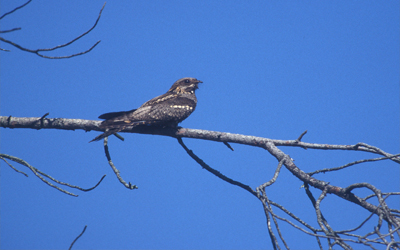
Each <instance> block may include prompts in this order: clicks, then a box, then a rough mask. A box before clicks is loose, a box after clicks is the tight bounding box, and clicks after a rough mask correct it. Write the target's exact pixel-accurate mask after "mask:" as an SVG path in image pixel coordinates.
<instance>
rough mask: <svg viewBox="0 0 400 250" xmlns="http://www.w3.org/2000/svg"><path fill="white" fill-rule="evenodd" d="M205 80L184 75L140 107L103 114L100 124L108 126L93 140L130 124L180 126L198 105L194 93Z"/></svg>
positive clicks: (101, 126) (102, 126) (104, 126)
mask: <svg viewBox="0 0 400 250" xmlns="http://www.w3.org/2000/svg"><path fill="white" fill-rule="evenodd" d="M201 82H202V81H199V80H197V79H196V78H190V77H186V78H182V79H179V80H178V81H176V82H175V83H174V84H173V85H172V87H171V88H170V89H169V90H168V92H167V93H165V94H163V95H160V96H157V97H155V98H153V99H151V100H149V101H147V102H145V103H144V104H143V105H142V106H140V107H139V108H138V109H132V110H129V111H121V112H111V113H106V114H102V115H101V116H99V118H100V119H105V121H103V122H102V123H101V124H100V126H99V127H100V128H105V129H106V131H105V132H104V133H103V134H101V135H99V136H97V137H96V138H94V139H93V140H91V141H90V142H92V141H99V140H101V139H103V138H104V137H107V136H109V135H112V134H115V133H117V132H119V131H121V130H123V129H124V128H126V127H129V126H133V127H136V126H139V125H158V126H164V127H176V126H177V125H178V123H180V122H181V121H183V120H185V119H186V118H187V117H188V116H189V115H190V114H191V113H192V112H193V111H194V109H195V108H196V104H197V98H196V95H195V93H194V92H195V90H196V89H198V85H199V83H201Z"/></svg>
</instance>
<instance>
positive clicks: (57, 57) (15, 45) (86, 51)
mask: <svg viewBox="0 0 400 250" xmlns="http://www.w3.org/2000/svg"><path fill="white" fill-rule="evenodd" d="M29 2H30V1H28V2H27V3H25V4H24V5H21V6H20V7H17V8H16V9H14V10H12V11H10V12H8V13H6V14H4V15H3V16H2V17H1V18H3V17H4V16H5V15H8V14H11V13H12V12H14V11H16V10H17V9H19V8H22V7H24V6H25V5H27V4H28V3H29ZM105 6H106V3H104V5H103V7H102V8H101V10H100V13H99V16H98V17H97V19H96V22H95V23H94V25H93V26H92V27H91V28H90V29H89V30H88V31H86V32H85V33H83V34H82V35H80V36H78V37H76V38H74V39H72V40H71V41H69V42H67V43H64V44H61V45H58V46H55V47H53V48H46V49H36V50H32V49H27V48H25V47H22V46H21V45H19V44H16V43H14V42H12V41H9V40H7V39H5V38H3V37H0V41H2V42H5V43H8V44H11V45H12V46H14V47H16V48H18V49H20V50H22V51H26V52H30V53H33V54H36V55H38V56H40V57H43V58H48V59H65V58H71V57H75V56H79V55H83V54H86V53H88V52H90V51H91V50H92V49H94V48H95V47H96V46H97V45H98V44H99V43H100V41H97V42H96V43H95V44H94V45H93V46H92V47H90V48H89V49H88V50H85V51H83V52H79V53H76V54H72V55H68V56H46V55H43V54H41V52H45V51H53V50H56V49H59V48H64V47H66V46H68V45H70V44H72V43H74V42H75V41H77V40H79V39H80V38H82V37H83V36H85V35H87V34H88V33H89V32H90V31H92V30H93V29H94V28H95V27H96V25H97V23H98V22H99V20H100V17H101V13H102V12H103V9H104V7H105ZM1 18H0V19H1ZM19 29H20V28H14V29H10V30H6V31H3V32H0V33H6V32H11V31H14V30H19Z"/></svg>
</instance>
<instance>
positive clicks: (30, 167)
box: [0, 154, 105, 197]
mask: <svg viewBox="0 0 400 250" xmlns="http://www.w3.org/2000/svg"><path fill="white" fill-rule="evenodd" d="M0 158H1V159H3V160H4V158H7V159H10V160H12V161H14V162H17V163H19V164H21V165H23V166H26V167H27V168H29V169H30V170H31V171H32V172H33V173H34V174H35V175H36V177H38V178H39V179H40V180H42V181H43V182H44V183H46V184H47V185H49V186H50V187H53V188H55V189H57V190H59V191H61V192H63V193H65V194H68V195H71V196H75V197H77V196H78V195H76V194H73V193H70V192H68V191H66V190H64V189H62V188H60V187H58V186H56V185H54V184H52V183H50V182H49V181H48V180H46V179H44V178H43V177H42V176H44V177H46V178H48V179H50V180H51V181H53V182H55V183H57V184H60V185H64V186H67V187H70V188H75V189H79V190H81V191H84V192H87V191H90V190H93V189H94V188H96V187H97V186H98V185H99V184H100V183H101V181H102V180H103V179H104V177H105V175H104V176H103V177H102V178H101V179H100V181H99V182H98V183H97V184H96V185H95V186H94V187H91V188H89V189H84V188H81V187H79V186H75V185H71V184H69V183H65V182H62V181H59V180H57V179H55V178H53V177H51V176H50V175H48V174H46V173H43V172H42V171H40V170H39V169H37V168H35V167H33V166H31V165H29V164H28V163H27V162H26V161H24V160H22V159H20V158H17V157H14V156H11V155H6V154H0ZM6 162H7V161H6ZM9 165H10V164H9ZM14 169H15V168H14ZM25 175H26V174H25ZM26 176H27V175H26Z"/></svg>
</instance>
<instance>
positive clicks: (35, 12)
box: [0, 0, 400, 249]
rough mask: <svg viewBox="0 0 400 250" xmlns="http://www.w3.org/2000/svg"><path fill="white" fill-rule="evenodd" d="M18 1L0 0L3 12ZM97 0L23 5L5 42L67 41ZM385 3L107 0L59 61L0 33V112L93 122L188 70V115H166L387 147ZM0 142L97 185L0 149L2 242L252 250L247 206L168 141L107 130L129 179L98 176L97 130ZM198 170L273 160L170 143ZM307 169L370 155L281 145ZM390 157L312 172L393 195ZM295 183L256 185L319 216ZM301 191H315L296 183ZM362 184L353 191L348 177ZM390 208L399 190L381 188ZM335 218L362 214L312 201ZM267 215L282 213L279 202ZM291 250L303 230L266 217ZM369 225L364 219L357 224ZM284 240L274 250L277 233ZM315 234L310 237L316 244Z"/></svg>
mask: <svg viewBox="0 0 400 250" xmlns="http://www.w3.org/2000/svg"><path fill="white" fill-rule="evenodd" d="M23 3H24V1H2V3H1V4H2V5H1V14H3V13H5V12H7V11H9V10H11V9H13V8H15V7H16V6H18V5H20V4H23ZM103 3H104V2H103V1H97V0H96V1H75V0H74V1H46V2H43V1H33V2H31V3H30V4H28V5H27V6H26V7H25V8H23V9H21V10H19V11H17V12H15V13H14V14H12V15H9V16H7V17H5V18H4V19H3V20H2V21H1V29H2V30H5V29H11V28H14V27H22V30H20V31H15V32H12V33H7V34H3V36H4V38H6V39H8V40H12V41H14V42H16V43H18V44H20V45H22V46H25V47H28V48H31V49H36V48H48V47H53V46H55V45H59V44H62V43H65V42H67V41H69V40H71V39H73V38H75V37H76V36H78V35H80V34H81V33H83V32H85V31H86V30H87V29H89V28H90V27H91V26H92V25H93V23H94V21H95V20H96V18H97V15H98V13H99V10H100V8H101V7H102V5H103ZM399 5H400V4H399V2H398V1H362V2H361V1H253V2H252V3H249V2H245V1H207V0H206V1H168V2H166V1H125V2H123V3H122V2H118V1H110V2H108V3H107V5H106V7H105V9H104V12H103V15H102V17H101V20H100V22H99V24H98V26H97V27H96V28H95V29H94V30H93V31H92V32H91V33H90V34H89V35H87V36H86V37H84V38H82V39H81V40H79V41H77V42H75V43H74V44H73V45H71V46H69V47H67V48H65V49H61V50H57V51H54V52H51V53H48V54H47V55H49V56H63V55H69V54H72V53H77V52H80V51H83V50H86V49H87V48H89V47H90V46H91V45H92V44H94V43H95V42H96V41H97V40H101V43H100V44H99V45H98V46H97V47H96V48H95V49H94V50H93V51H92V52H90V53H88V54H86V55H83V56H79V57H75V58H72V59H64V60H49V59H43V58H40V57H38V56H35V55H33V54H29V53H26V52H22V51H19V50H18V49H16V48H14V47H11V46H9V45H7V44H4V43H2V44H1V48H4V49H9V50H11V52H7V53H6V52H1V61H0V63H1V75H0V76H1V102H0V104H1V115H3V116H9V115H12V116H15V117H40V116H42V115H43V114H45V113H47V112H49V113H50V115H49V116H48V117H49V118H58V117H62V118H80V119H97V117H98V116H99V115H100V114H102V113H105V112H111V111H121V110H130V109H133V108H136V107H138V106H140V105H141V104H142V103H143V102H145V101H147V100H149V99H151V98H153V97H155V96H157V95H160V94H163V93H164V92H166V91H167V90H168V89H169V87H170V86H171V85H172V84H173V83H174V82H175V81H176V80H177V79H179V78H182V77H195V78H197V79H200V80H202V81H203V82H204V83H203V84H201V85H200V89H199V90H198V91H197V98H198V106H197V108H196V111H195V112H194V113H193V114H192V115H191V116H190V117H189V118H188V119H187V120H185V121H184V122H183V123H182V124H181V126H183V127H187V128H197V129H205V130H215V131H222V132H230V133H240V134H246V135H254V136H261V137H266V138H271V139H296V138H298V136H299V135H300V134H301V133H302V132H303V131H305V130H308V133H307V135H306V136H305V137H304V138H303V141H305V142H311V143H326V144H355V143H358V142H364V143H367V144H370V145H373V146H376V147H379V148H381V149H382V150H384V151H386V152H388V153H393V154H394V153H399V151H400V147H399V145H400V140H399V138H400V135H399V132H400V131H399V124H400V121H399V119H400V118H399V117H400V116H399V93H400V91H399V68H400V63H399V54H400V53H399V44H400V41H399V34H400V28H399V23H400V20H399V19H400V18H399V7H400V6H399ZM0 132H1V153H5V154H10V155H13V156H16V157H19V158H22V159H24V160H25V161H27V162H28V163H29V164H31V165H33V166H34V167H36V168H38V169H40V170H42V171H43V172H45V173H47V174H49V175H51V176H53V177H55V178H57V179H59V180H61V181H64V182H68V183H71V184H74V185H78V186H81V187H84V188H89V187H91V186H93V185H94V184H95V183H96V182H97V181H98V180H99V179H100V177H101V176H102V175H104V174H106V175H107V177H106V178H105V180H104V181H103V183H102V184H101V185H100V186H99V187H98V188H96V189H95V190H93V191H91V192H87V193H79V192H77V191H75V190H69V191H71V192H74V193H77V194H78V195H79V197H78V198H74V197H71V196H67V195H65V194H63V193H61V192H59V191H57V190H55V189H53V188H50V187H49V186H47V185H45V184H44V183H43V182H41V181H40V180H39V179H37V178H36V177H34V175H33V174H32V173H31V172H28V170H26V169H24V167H22V166H18V165H16V164H15V165H14V166H16V167H18V168H19V169H20V170H25V171H26V172H27V173H28V174H29V178H26V177H24V176H23V175H20V174H17V173H16V172H15V171H13V170H12V169H11V168H9V167H8V166H7V165H5V164H4V163H3V162H1V176H0V178H1V197H0V199H1V200H0V201H1V209H0V215H1V220H0V223H1V229H0V230H1V231H0V233H1V235H0V236H1V237H0V238H1V242H0V247H1V249H65V248H68V247H69V245H70V243H71V242H72V240H73V239H74V238H75V237H76V236H77V235H78V234H79V233H80V232H81V230H82V229H83V227H84V226H85V225H87V226H88V228H87V230H86V233H85V234H84V235H83V236H82V238H80V239H79V241H78V242H77V243H76V244H75V247H74V249H266V248H269V249H270V248H271V243H270V240H269V237H268V233H267V227H266V222H265V221H266V219H265V215H264V212H263V209H262V206H261V203H260V202H259V201H258V200H257V199H255V198H254V197H253V196H251V195H250V194H249V193H247V192H245V191H243V190H242V189H239V188H238V187H236V186H232V185H230V184H227V183H224V182H222V181H221V180H219V179H217V178H215V177H214V176H212V175H211V174H209V173H208V172H206V171H205V170H203V169H202V168H201V167H200V166H199V165H197V163H196V162H194V161H193V160H192V159H191V158H190V157H189V156H188V155H187V154H186V153H185V151H184V150H183V149H182V148H181V147H180V145H179V144H178V143H177V141H176V140H175V139H173V138H167V137H160V136H151V135H137V134H123V136H124V137H125V141H124V142H122V141H120V140H118V139H117V138H115V137H112V138H110V142H109V143H110V153H111V156H112V159H113V161H114V163H115V164H116V166H117V167H118V168H119V170H120V171H121V175H122V176H123V178H124V179H125V180H126V181H130V182H132V183H133V184H136V185H138V186H139V189H138V190H133V191H130V190H128V189H126V188H125V187H123V186H122V185H121V184H120V183H119V182H118V180H117V179H116V177H115V176H114V174H113V172H112V171H111V169H110V167H109V166H108V163H107V161H106V158H105V156H104V150H103V146H102V143H101V142H98V143H90V144H89V143H88V141H90V140H91V139H93V138H94V137H95V136H97V135H98V132H88V133H85V132H84V131H61V130H39V131H37V130H31V129H13V130H11V129H1V130H0ZM184 142H185V143H186V144H187V146H188V147H189V148H190V149H192V150H194V152H195V153H196V154H197V155H198V156H199V157H201V158H202V159H203V160H204V161H205V162H206V163H207V164H209V165H210V166H211V167H213V168H215V169H217V170H218V171H220V172H222V173H223V174H225V175H227V176H229V177H230V178H232V179H235V180H238V181H241V182H243V183H245V184H247V185H250V186H251V187H253V188H255V187H257V186H258V185H260V184H262V183H264V182H266V181H268V180H269V179H270V178H271V177H272V175H273V173H274V171H275V168H276V165H277V162H276V160H275V159H274V158H273V157H272V156H271V155H269V154H268V152H266V151H264V150H261V149H259V148H253V147H248V146H243V145H235V144H233V145H232V146H233V147H234V149H235V151H234V152H232V151H230V150H229V149H228V148H226V146H224V145H223V144H222V143H216V142H210V141H201V140H195V139H184ZM281 149H282V150H283V151H284V152H285V153H288V154H289V155H290V156H291V157H292V158H293V159H295V163H296V164H297V166H298V167H299V168H301V169H302V170H304V171H306V172H308V171H313V170H317V169H322V168H330V167H337V166H341V165H344V164H346V163H349V162H351V161H355V160H359V159H365V158H375V157H377V156H376V155H372V154H366V153H357V152H340V151H319V150H311V149H309V150H304V149H301V148H289V147H281ZM399 176H400V171H399V167H398V165H396V164H394V163H392V162H389V161H383V162H377V163H366V164H363V165H357V166H354V167H351V168H349V169H346V170H343V171H339V172H336V173H330V174H323V175H317V176H316V177H317V178H319V179H321V180H324V181H329V182H330V183H331V184H332V185H336V186H340V187H346V186H348V185H350V184H353V183H357V182H368V183H371V184H373V185H375V186H376V187H377V188H379V189H381V190H382V191H383V192H393V191H399V186H400V185H399ZM301 185H302V183H301V182H300V181H299V180H298V179H296V178H295V177H294V176H293V175H292V174H291V173H290V172H289V171H288V170H286V169H282V171H281V174H280V176H279V178H278V181H277V182H276V183H275V184H274V185H273V186H271V187H269V188H267V194H268V196H269V198H270V199H271V200H273V201H275V202H277V203H279V204H281V205H283V206H284V207H286V208H287V209H289V210H291V211H292V212H293V213H295V214H296V215H298V216H299V217H301V218H303V220H305V221H307V222H309V223H310V224H312V225H313V226H316V227H317V226H318V225H317V223H316V220H315V217H316V216H315V212H314V210H313V209H312V206H311V203H310V201H309V200H308V199H307V197H306V195H305V192H304V190H303V189H302V188H301ZM311 190H312V192H313V193H314V195H315V196H318V195H319V194H320V192H319V191H318V190H315V189H311ZM356 194H358V195H360V196H365V195H368V194H369V193H368V192H366V191H362V190H357V191H356ZM388 203H389V205H391V206H392V207H394V208H396V207H397V208H399V198H392V199H389V200H388ZM322 209H323V212H324V216H325V217H326V218H327V220H328V221H329V222H330V223H331V225H332V226H333V227H334V229H336V230H341V229H348V228H353V227H355V226H357V225H359V223H361V221H362V220H363V219H365V218H366V217H367V216H368V215H369V213H367V212H366V211H364V210H362V209H360V208H359V207H357V206H356V205H354V204H349V203H348V202H346V201H343V200H341V199H339V198H337V197H335V196H333V195H328V196H327V198H326V199H325V200H324V201H323V203H322ZM278 214H280V213H279V212H278ZM280 225H281V229H282V230H283V231H284V236H285V238H286V239H287V241H288V244H289V246H291V248H292V249H306V248H317V247H318V246H317V244H316V242H315V240H314V238H312V237H311V236H306V235H304V234H303V233H301V232H299V231H298V230H296V229H293V228H292V227H290V226H287V225H286V224H284V223H283V222H281V223H280ZM375 225H376V218H375V219H374V220H373V223H370V224H369V225H368V226H369V228H368V229H371V230H372V228H373V226H375ZM281 246H282V245H281ZM325 246H326V245H325Z"/></svg>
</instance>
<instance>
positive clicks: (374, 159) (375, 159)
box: [307, 154, 400, 176]
mask: <svg viewBox="0 0 400 250" xmlns="http://www.w3.org/2000/svg"><path fill="white" fill-rule="evenodd" d="M397 156H400V154H395V155H391V156H385V157H379V158H373V159H364V160H359V161H353V162H350V163H348V164H345V165H343V166H340V167H336V168H324V169H320V170H316V171H314V172H310V173H307V174H308V175H310V176H312V175H314V174H319V173H326V172H331V171H337V170H341V169H344V168H347V167H350V166H353V165H356V164H360V163H364V162H374V161H381V160H387V159H392V158H395V157H397Z"/></svg>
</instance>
